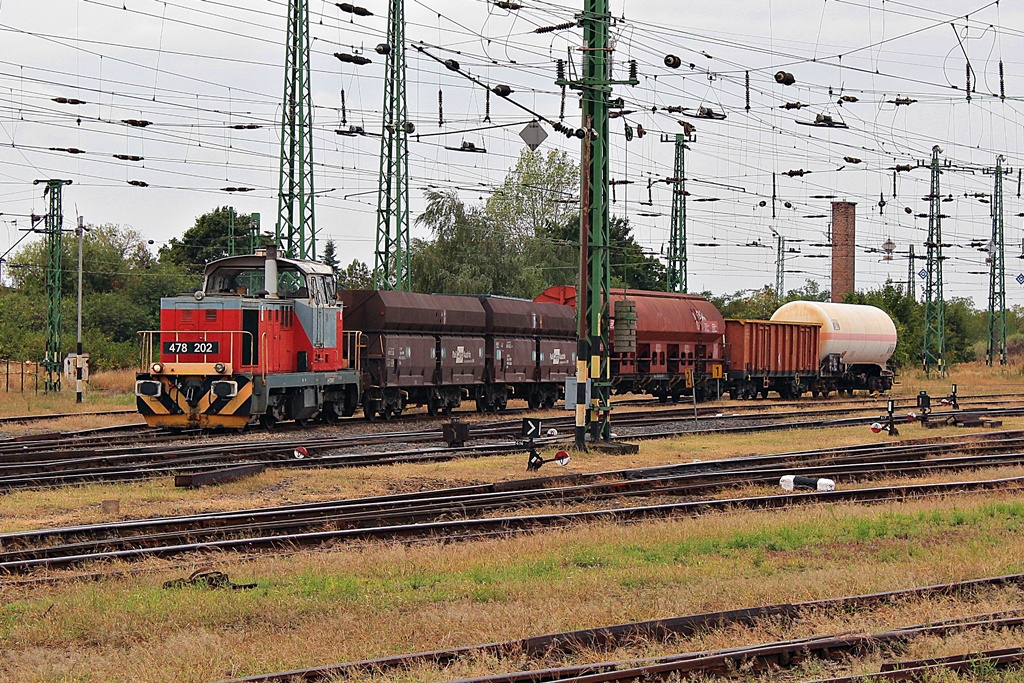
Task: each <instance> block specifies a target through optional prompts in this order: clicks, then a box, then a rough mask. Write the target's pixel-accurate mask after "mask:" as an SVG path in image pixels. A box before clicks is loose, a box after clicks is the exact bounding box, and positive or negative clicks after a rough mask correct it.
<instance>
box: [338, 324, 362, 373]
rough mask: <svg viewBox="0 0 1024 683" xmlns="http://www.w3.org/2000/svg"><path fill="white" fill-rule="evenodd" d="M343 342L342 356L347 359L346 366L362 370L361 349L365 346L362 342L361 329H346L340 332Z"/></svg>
mask: <svg viewBox="0 0 1024 683" xmlns="http://www.w3.org/2000/svg"><path fill="white" fill-rule="evenodd" d="M342 337H343V344H344V346H343V347H342V357H343V358H345V359H347V360H348V367H349V369H351V370H355V371H357V372H358V371H360V370H362V354H361V353H360V350H361V349H364V348H366V346H365V344H364V343H363V332H362V330H346V331H345V332H343V333H342Z"/></svg>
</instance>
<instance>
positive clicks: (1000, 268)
mask: <svg viewBox="0 0 1024 683" xmlns="http://www.w3.org/2000/svg"><path fill="white" fill-rule="evenodd" d="M988 246H989V252H988V255H989V278H988V344H987V348H986V351H985V361H986V362H987V363H988V364H989V365H992V364H993V362H994V361H995V359H996V356H998V357H999V364H1000V365H1006V258H1005V256H1006V253H1005V249H1004V247H1005V244H1004V242H1003V156H1002V155H999V156H997V157H996V181H995V189H994V190H993V192H992V240H991V241H990V242H989V245H988Z"/></svg>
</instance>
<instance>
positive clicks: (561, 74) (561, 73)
mask: <svg viewBox="0 0 1024 683" xmlns="http://www.w3.org/2000/svg"><path fill="white" fill-rule="evenodd" d="M555 78H557V79H558V80H560V81H564V80H565V60H564V59H559V60H558V61H556V62H555Z"/></svg>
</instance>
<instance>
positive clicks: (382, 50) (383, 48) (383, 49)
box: [373, 43, 391, 55]
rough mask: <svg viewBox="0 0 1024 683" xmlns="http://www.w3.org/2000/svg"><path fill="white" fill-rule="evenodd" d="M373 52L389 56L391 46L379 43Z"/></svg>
mask: <svg viewBox="0 0 1024 683" xmlns="http://www.w3.org/2000/svg"><path fill="white" fill-rule="evenodd" d="M373 51H374V52H376V53H377V54H379V55H389V54H391V46H390V45H388V44H387V43H381V44H380V45H378V46H377V47H375V48H373Z"/></svg>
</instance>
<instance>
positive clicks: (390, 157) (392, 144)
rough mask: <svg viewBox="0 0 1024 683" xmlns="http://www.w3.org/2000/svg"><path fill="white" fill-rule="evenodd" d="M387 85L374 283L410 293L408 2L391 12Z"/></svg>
mask: <svg viewBox="0 0 1024 683" xmlns="http://www.w3.org/2000/svg"><path fill="white" fill-rule="evenodd" d="M377 52H378V53H384V54H386V55H387V64H386V69H385V72H386V75H385V81H384V129H383V131H382V133H381V138H380V187H379V189H378V192H377V249H376V251H375V252H374V259H373V282H374V286H375V287H377V288H378V289H398V290H405V291H408V290H409V289H410V287H411V277H410V273H409V133H410V132H411V129H412V126H411V124H410V123H409V120H408V118H409V116H408V109H407V107H406V101H405V85H406V84H405V2H404V0H391V4H390V6H389V7H388V42H387V43H385V44H383V45H380V46H378V47H377Z"/></svg>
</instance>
